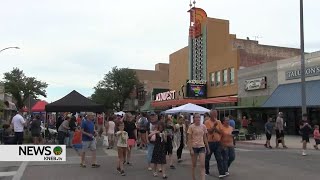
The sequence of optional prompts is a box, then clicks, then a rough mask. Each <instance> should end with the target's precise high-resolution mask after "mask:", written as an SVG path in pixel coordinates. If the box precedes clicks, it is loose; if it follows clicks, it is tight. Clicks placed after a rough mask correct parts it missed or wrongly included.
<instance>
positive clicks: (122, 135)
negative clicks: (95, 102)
mask: <svg viewBox="0 0 320 180" xmlns="http://www.w3.org/2000/svg"><path fill="white" fill-rule="evenodd" d="M118 128H119V131H118V132H117V133H116V137H117V147H118V164H117V171H118V172H119V173H120V174H121V175H122V176H125V175H126V174H125V173H124V169H123V163H124V159H125V157H126V152H127V148H128V133H127V132H126V131H124V123H123V122H121V123H120V124H119V127H118Z"/></svg>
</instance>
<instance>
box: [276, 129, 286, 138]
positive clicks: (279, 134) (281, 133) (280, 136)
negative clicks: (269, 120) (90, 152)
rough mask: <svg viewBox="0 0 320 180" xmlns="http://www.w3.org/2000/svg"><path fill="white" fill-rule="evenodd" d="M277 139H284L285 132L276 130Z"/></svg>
mask: <svg viewBox="0 0 320 180" xmlns="http://www.w3.org/2000/svg"><path fill="white" fill-rule="evenodd" d="M276 137H277V139H279V138H283V137H284V133H283V131H281V132H280V131H279V130H276Z"/></svg>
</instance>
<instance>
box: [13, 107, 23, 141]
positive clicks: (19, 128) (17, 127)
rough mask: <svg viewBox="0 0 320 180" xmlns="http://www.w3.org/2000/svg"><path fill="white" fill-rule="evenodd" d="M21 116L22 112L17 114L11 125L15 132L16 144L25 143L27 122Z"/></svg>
mask: <svg viewBox="0 0 320 180" xmlns="http://www.w3.org/2000/svg"><path fill="white" fill-rule="evenodd" d="M21 114H22V112H17V114H16V115H15V116H13V118H12V121H11V125H12V126H13V131H14V144H22V143H23V132H24V127H25V126H26V121H25V120H24V118H23V117H22V115H21Z"/></svg>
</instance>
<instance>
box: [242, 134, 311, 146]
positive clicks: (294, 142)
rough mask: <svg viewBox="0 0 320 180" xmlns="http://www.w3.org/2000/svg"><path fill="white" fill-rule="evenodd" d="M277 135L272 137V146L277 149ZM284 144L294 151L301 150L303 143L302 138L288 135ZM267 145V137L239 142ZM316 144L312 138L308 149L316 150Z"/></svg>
mask: <svg viewBox="0 0 320 180" xmlns="http://www.w3.org/2000/svg"><path fill="white" fill-rule="evenodd" d="M275 137H276V136H275V135H272V138H271V141H270V143H271V146H272V147H276V142H275ZM284 142H285V144H286V146H287V147H288V148H292V149H301V148H302V143H301V136H294V135H286V136H285V137H284ZM265 143H266V136H265V135H262V137H261V139H256V140H251V141H237V144H251V145H261V146H263V145H264V144H265ZM314 144H315V142H314V139H313V138H312V137H310V143H308V145H307V147H308V149H314V148H313V145H314ZM279 147H280V148H281V147H282V145H281V144H279Z"/></svg>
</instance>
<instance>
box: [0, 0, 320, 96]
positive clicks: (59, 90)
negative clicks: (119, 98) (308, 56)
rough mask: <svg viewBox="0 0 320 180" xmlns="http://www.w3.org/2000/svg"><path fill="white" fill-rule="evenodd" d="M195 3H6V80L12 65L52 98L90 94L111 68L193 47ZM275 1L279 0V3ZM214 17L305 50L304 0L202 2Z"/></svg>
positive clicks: (313, 33) (309, 13) (311, 45)
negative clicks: (301, 19)
mask: <svg viewBox="0 0 320 180" xmlns="http://www.w3.org/2000/svg"><path fill="white" fill-rule="evenodd" d="M188 4H189V1H172V0H162V1H150V0H140V1H131V0H122V1H105V0H92V1H87V0H77V1H76V0H68V1H65V0H46V1H38V0H28V1H19V3H18V4H17V2H16V1H12V0H3V1H1V6H0V17H4V18H2V20H1V22H0V26H1V28H0V34H1V38H0V49H1V48H2V47H3V48H4V47H8V46H19V47H21V50H8V51H5V52H3V53H1V54H0V63H1V66H0V78H1V77H2V73H3V72H7V71H10V70H11V69H12V68H13V67H19V68H20V69H23V70H24V71H25V73H26V74H27V75H29V76H35V77H37V78H38V79H40V80H43V81H46V82H48V83H49V84H50V86H49V88H48V96H49V97H48V99H49V100H55V99H57V98H59V97H62V96H63V95H65V93H68V92H67V91H69V90H71V89H72V90H73V89H83V90H82V92H83V93H84V94H85V95H86V96H89V95H90V93H92V87H94V86H95V85H96V84H97V82H98V81H99V80H100V79H102V77H103V75H104V74H105V73H107V71H108V70H110V69H111V68H112V67H113V66H118V67H130V68H139V69H154V65H155V64H156V63H159V62H168V58H169V54H170V53H172V52H174V51H176V50H178V49H180V48H182V47H184V46H186V45H187V44H188V25H189V19H188V18H189V15H188V13H187V10H188V8H189V6H188ZM275 4H276V5H275ZM197 6H198V7H202V8H203V9H204V10H206V12H207V14H208V16H210V17H216V18H221V19H228V20H230V32H231V33H234V34H237V37H240V38H246V37H250V38H251V39H254V36H260V37H262V38H260V39H258V40H259V41H260V43H262V44H270V45H279V46H292V47H299V43H300V39H299V2H295V3H293V1H292V0H283V1H278V0H269V1H259V2H257V1H256V0H244V1H237V0H223V1H221V0H220V1H213V0H198V1H197ZM319 6H320V2H316V1H310V2H309V1H305V38H306V39H305V41H306V50H307V51H315V50H319V49H320V44H319V43H318V42H320V37H319V36H318V31H317V29H318V28H317V23H316V22H317V17H319V11H317V9H318V7H319Z"/></svg>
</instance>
